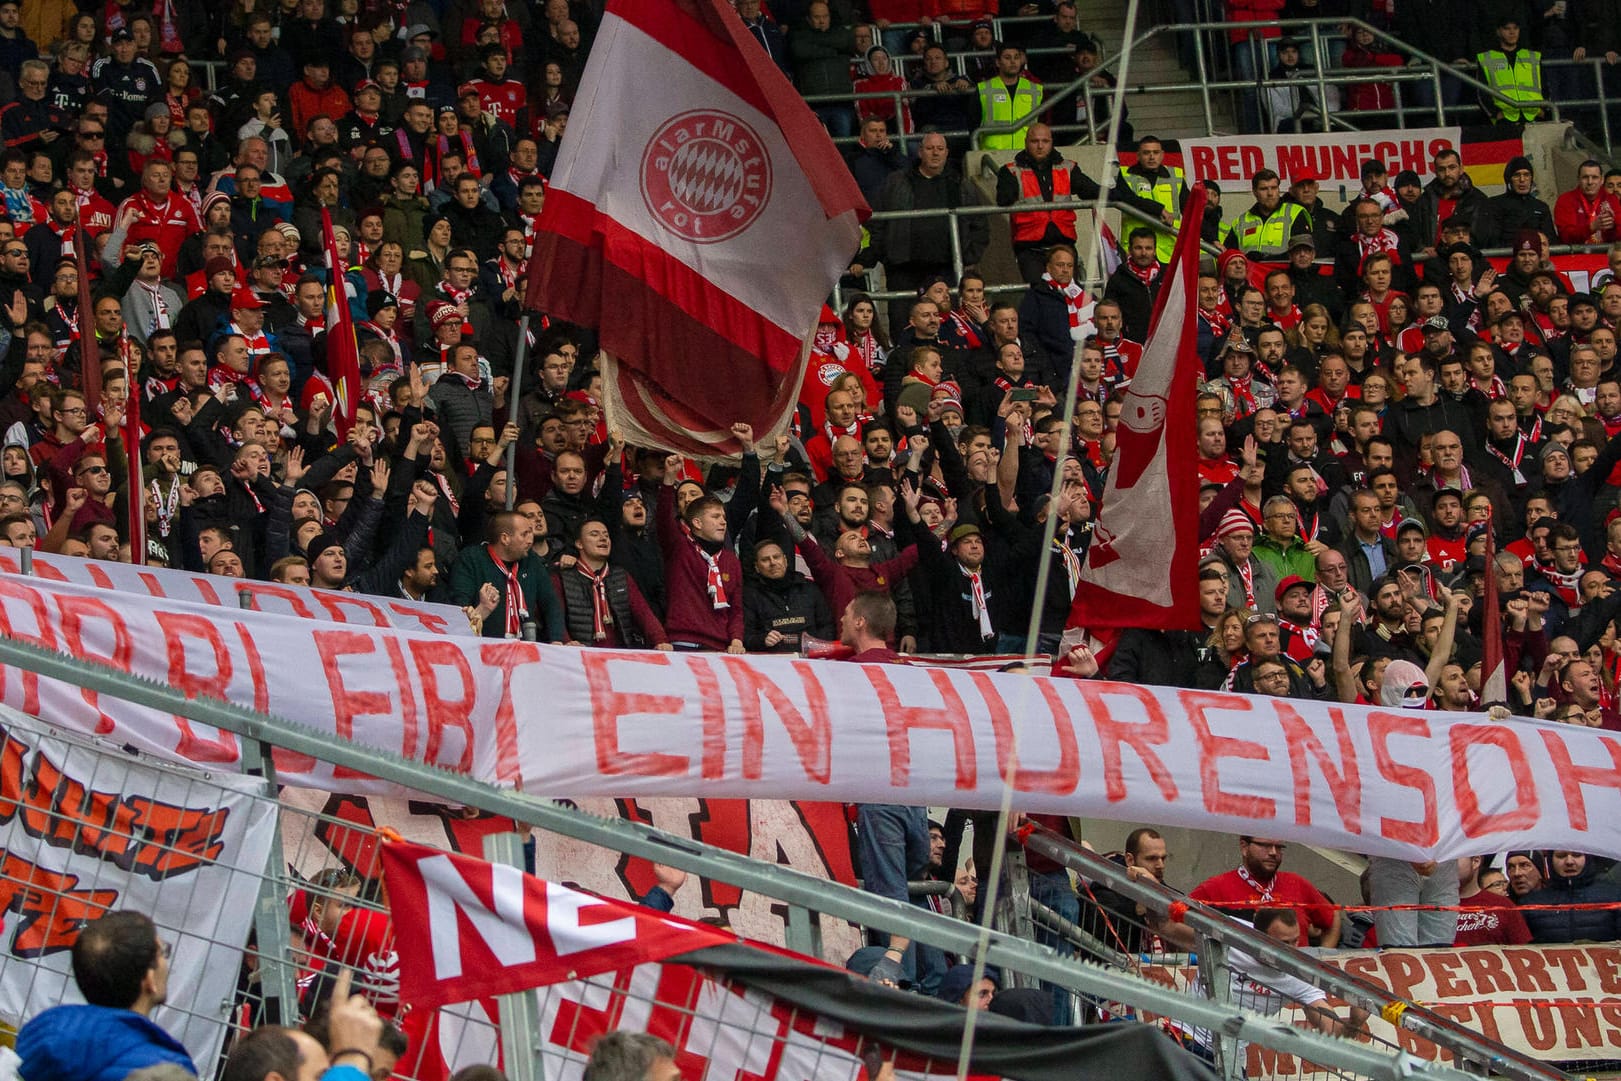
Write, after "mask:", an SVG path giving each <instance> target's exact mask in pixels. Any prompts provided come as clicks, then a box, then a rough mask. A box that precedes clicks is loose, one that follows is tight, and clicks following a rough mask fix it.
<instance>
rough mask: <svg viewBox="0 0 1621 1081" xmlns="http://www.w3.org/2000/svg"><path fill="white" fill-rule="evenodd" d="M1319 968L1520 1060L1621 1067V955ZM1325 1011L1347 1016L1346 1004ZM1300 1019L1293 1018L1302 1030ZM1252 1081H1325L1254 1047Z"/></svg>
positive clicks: (1497, 955) (1191, 972)
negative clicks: (1306, 1079) (1420, 1009)
mask: <svg viewBox="0 0 1621 1081" xmlns="http://www.w3.org/2000/svg"><path fill="white" fill-rule="evenodd" d="M1311 952H1313V953H1314V954H1317V956H1318V959H1319V960H1322V961H1324V962H1327V963H1328V964H1331V965H1333V966H1335V967H1336V968H1339V969H1342V970H1343V971H1344V972H1345V973H1346V974H1348V975H1351V976H1356V977H1358V978H1359V979H1363V980H1367V981H1368V982H1369V983H1372V984H1375V985H1377V986H1378V987H1380V988H1382V989H1383V990H1385V991H1388V992H1389V993H1390V994H1391V995H1392V996H1394V997H1396V998H1398V999H1402V1000H1404V1001H1407V1002H1413V1003H1416V1004H1418V1005H1420V1006H1426V1007H1428V1008H1429V1009H1431V1010H1434V1011H1435V1012H1436V1013H1438V1014H1440V1015H1441V1016H1442V1017H1445V1018H1448V1019H1449V1020H1452V1021H1456V1022H1457V1023H1458V1024H1460V1025H1462V1026H1464V1027H1465V1028H1468V1029H1472V1030H1473V1031H1475V1032H1478V1033H1480V1034H1481V1035H1482V1036H1484V1037H1485V1038H1486V1039H1488V1040H1491V1041H1493V1042H1495V1043H1501V1044H1503V1045H1505V1046H1507V1047H1509V1048H1511V1049H1513V1050H1515V1051H1518V1052H1521V1053H1522V1054H1525V1055H1529V1056H1530V1057H1532V1058H1536V1059H1542V1060H1543V1061H1547V1062H1571V1061H1578V1060H1591V1059H1614V1058H1621V948H1618V947H1616V946H1613V945H1611V946H1575V945H1572V946H1473V947H1468V948H1462V949H1450V950H1447V949H1439V950H1414V949H1387V950H1380V951H1378V952H1372V951H1366V950H1354V951H1353V950H1337V951H1336V950H1328V951H1316V950H1313V951H1311ZM1143 975H1145V976H1147V977H1148V978H1149V979H1153V980H1158V981H1160V982H1162V983H1165V984H1168V985H1170V986H1173V987H1177V988H1180V989H1184V990H1191V989H1193V988H1194V987H1196V986H1198V980H1199V973H1198V970H1197V969H1195V968H1192V967H1186V968H1167V967H1165V966H1146V967H1145V968H1144V969H1143ZM1326 1005H1328V1006H1330V1007H1332V1008H1334V1009H1335V1010H1336V1011H1337V1012H1338V1013H1340V1015H1341V1016H1344V1014H1345V1005H1344V1003H1343V1002H1341V1001H1340V1000H1338V999H1333V998H1331V999H1329V1000H1328V1001H1327V1003H1326ZM1298 1014H1299V1011H1298V1010H1296V1011H1292V1013H1291V1014H1290V1016H1292V1017H1293V1018H1294V1019H1295V1020H1296V1022H1297V1023H1303V1022H1302V1021H1301V1019H1300V1018H1299V1016H1298ZM1368 1031H1369V1033H1370V1034H1371V1035H1372V1036H1374V1037H1375V1038H1377V1039H1379V1040H1381V1041H1384V1042H1387V1043H1392V1044H1399V1045H1400V1046H1401V1048H1402V1050H1404V1051H1407V1052H1410V1053H1411V1054H1413V1055H1416V1056H1418V1057H1419V1058H1422V1059H1425V1060H1427V1061H1430V1062H1435V1061H1446V1062H1450V1061H1451V1060H1452V1055H1451V1053H1450V1052H1445V1051H1442V1050H1441V1048H1439V1047H1437V1046H1435V1044H1433V1043H1431V1042H1430V1041H1428V1040H1425V1039H1422V1038H1421V1037H1418V1036H1415V1035H1414V1034H1412V1033H1411V1032H1409V1031H1407V1030H1406V1029H1401V1028H1396V1027H1395V1026H1392V1025H1391V1024H1390V1023H1389V1022H1388V1021H1385V1020H1383V1019H1382V1018H1380V1016H1379V1015H1378V1014H1377V1013H1376V1014H1374V1015H1373V1016H1371V1017H1370V1018H1368ZM1245 1065H1246V1069H1245V1073H1246V1076H1248V1077H1251V1078H1259V1077H1275V1078H1293V1077H1302V1076H1306V1075H1308V1074H1317V1075H1319V1076H1320V1075H1321V1074H1322V1073H1323V1069H1322V1067H1320V1066H1316V1065H1314V1064H1312V1063H1309V1062H1305V1061H1303V1060H1301V1059H1298V1058H1296V1057H1294V1056H1292V1055H1288V1054H1285V1053H1282V1052H1278V1051H1273V1050H1270V1049H1268V1048H1265V1047H1261V1046H1260V1045H1258V1044H1253V1043H1252V1044H1250V1045H1249V1058H1248V1062H1247V1063H1246V1064H1245Z"/></svg>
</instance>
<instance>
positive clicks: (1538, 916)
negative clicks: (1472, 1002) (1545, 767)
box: [28, 857, 1621, 1081]
mask: <svg viewBox="0 0 1621 1081" xmlns="http://www.w3.org/2000/svg"><path fill="white" fill-rule="evenodd" d="M1600 902H1605V903H1610V904H1614V903H1616V902H1621V888H1618V887H1617V886H1616V885H1615V884H1614V883H1613V882H1610V881H1607V880H1603V879H1600V878H1599V875H1598V868H1597V866H1596V865H1595V864H1594V863H1593V861H1592V858H1591V857H1589V859H1588V861H1587V866H1586V867H1584V868H1583V869H1582V872H1581V874H1579V875H1576V876H1575V877H1573V878H1557V877H1556V878H1550V879H1548V880H1547V881H1546V882H1544V883H1543V885H1542V888H1541V889H1539V890H1533V891H1532V892H1530V893H1528V894H1526V895H1525V896H1524V897H1522V898H1521V899H1520V904H1522V905H1525V906H1528V910H1527V911H1525V912H1524V913H1522V915H1524V916H1525V925H1526V926H1527V927H1529V928H1530V929H1531V941H1532V942H1612V941H1614V940H1616V939H1618V938H1621V911H1617V910H1615V909H1602V908H1583V909H1574V910H1566V911H1563V912H1560V911H1554V910H1551V909H1543V910H1540V911H1539V910H1537V909H1534V908H1529V906H1533V905H1584V904H1595V903H1600ZM28 1081H35V1079H34V1078H32V1077H30V1078H29V1079H28Z"/></svg>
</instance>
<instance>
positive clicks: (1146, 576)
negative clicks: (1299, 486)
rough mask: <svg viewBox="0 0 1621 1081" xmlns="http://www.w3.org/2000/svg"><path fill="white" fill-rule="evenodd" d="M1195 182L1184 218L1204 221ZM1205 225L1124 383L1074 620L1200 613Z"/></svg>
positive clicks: (1173, 267)
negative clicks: (1200, 298)
mask: <svg viewBox="0 0 1621 1081" xmlns="http://www.w3.org/2000/svg"><path fill="white" fill-rule="evenodd" d="M1204 198H1205V194H1204V191H1203V190H1202V189H1198V188H1195V190H1194V191H1193V193H1192V195H1191V196H1190V197H1189V199H1188V205H1187V206H1186V207H1185V208H1183V211H1182V214H1183V220H1184V221H1190V222H1197V221H1198V220H1199V219H1200V216H1201V215H1202V214H1203V213H1204ZM1198 281H1199V233H1198V230H1197V229H1191V228H1190V229H1184V230H1182V233H1181V235H1180V236H1179V237H1177V241H1176V250H1175V251H1174V252H1173V253H1172V255H1171V263H1170V266H1168V267H1166V270H1165V278H1164V284H1163V285H1162V286H1161V287H1160V291H1159V299H1158V300H1157V301H1156V302H1155V305H1154V318H1153V322H1152V323H1151V324H1150V325H1149V331H1148V341H1147V342H1145V343H1144V344H1143V359H1142V361H1141V362H1140V363H1139V364H1138V365H1137V374H1136V376H1135V377H1133V379H1132V381H1131V386H1130V388H1129V389H1128V390H1127V391H1126V399H1125V402H1124V403H1123V407H1122V408H1121V411H1120V426H1119V428H1118V429H1117V430H1116V443H1115V452H1114V458H1113V460H1112V461H1111V462H1110V463H1109V478H1108V481H1107V483H1106V484H1105V485H1104V488H1103V501H1102V504H1101V506H1100V507H1099V509H1098V518H1097V525H1096V527H1095V531H1094V533H1093V535H1092V544H1091V547H1090V548H1088V549H1087V553H1086V564H1085V566H1083V567H1082V568H1081V580H1080V584H1079V586H1078V587H1077V588H1076V590H1075V600H1074V603H1073V605H1072V606H1071V609H1070V616H1069V623H1068V627H1069V628H1071V629H1085V630H1094V629H1099V628H1106V627H1147V628H1153V629H1158V630H1193V629H1196V628H1197V627H1199V626H1200V622H1199V604H1198V590H1199V582H1198V576H1199V571H1198V568H1199V475H1198V471H1197V469H1196V468H1195V460H1196V458H1197V455H1198V447H1197V445H1196V443H1195V431H1196V426H1195V424H1194V400H1195V398H1196V397H1197V394H1198V376H1199V374H1200V373H1199V372H1198V371H1197V370H1196V369H1197V368H1198V366H1199V354H1198V350H1197V347H1196V343H1197V335H1198V321H1197V320H1196V319H1194V318H1193V313H1194V310H1195V305H1196V303H1197V301H1196V290H1197V288H1198Z"/></svg>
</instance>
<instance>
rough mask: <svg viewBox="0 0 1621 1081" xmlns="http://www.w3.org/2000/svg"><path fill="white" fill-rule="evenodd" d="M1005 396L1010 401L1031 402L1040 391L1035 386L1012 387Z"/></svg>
mask: <svg viewBox="0 0 1621 1081" xmlns="http://www.w3.org/2000/svg"><path fill="white" fill-rule="evenodd" d="M1007 397H1008V401H1010V402H1033V401H1035V400H1036V399H1037V398H1039V397H1041V391H1040V390H1039V389H1037V388H1036V387H1014V388H1013V389H1012V390H1010V391H1008V396H1007Z"/></svg>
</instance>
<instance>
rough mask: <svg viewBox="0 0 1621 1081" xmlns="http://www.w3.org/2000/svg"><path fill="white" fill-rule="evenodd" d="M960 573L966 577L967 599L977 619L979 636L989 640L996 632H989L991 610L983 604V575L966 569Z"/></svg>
mask: <svg viewBox="0 0 1621 1081" xmlns="http://www.w3.org/2000/svg"><path fill="white" fill-rule="evenodd" d="M959 566H961V564H959ZM962 572H963V574H965V575H967V576H968V591H969V598H970V600H971V601H972V602H973V603H972V607H973V611H974V615H975V616H977V617H978V618H979V636H980V637H981V638H990V637H992V636H994V635H995V634H996V632H995V631H993V630H991V610H990V606H989V605H987V604H986V603H985V581H984V575H982V574H981V573H980V572H979V571H971V570H969V569H968V568H967V567H963V568H962Z"/></svg>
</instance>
